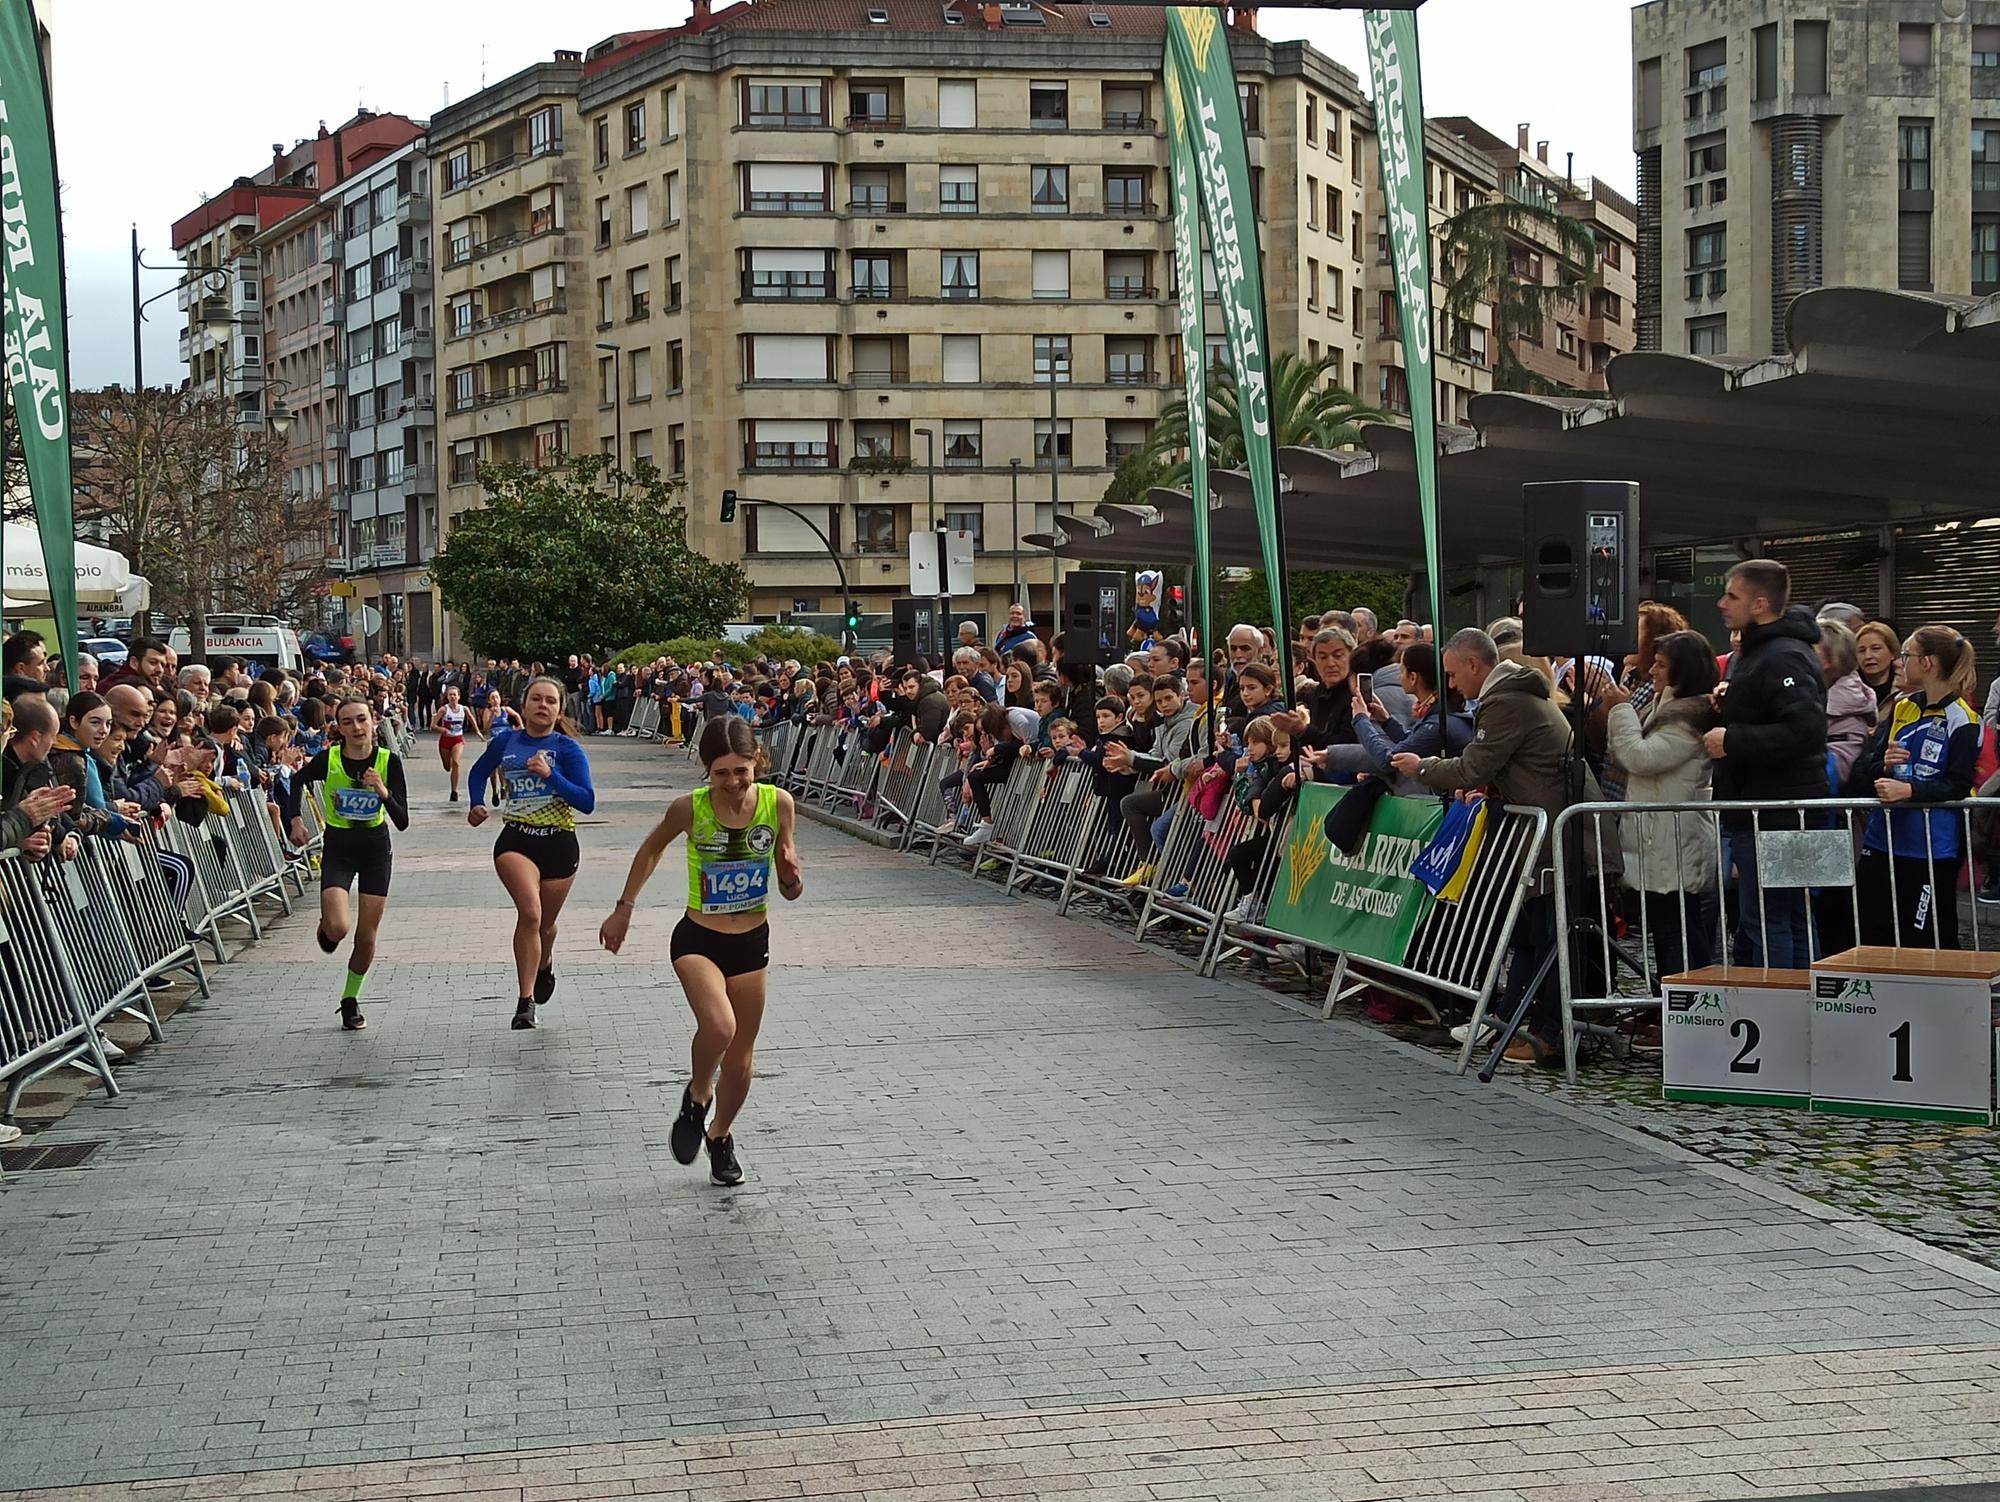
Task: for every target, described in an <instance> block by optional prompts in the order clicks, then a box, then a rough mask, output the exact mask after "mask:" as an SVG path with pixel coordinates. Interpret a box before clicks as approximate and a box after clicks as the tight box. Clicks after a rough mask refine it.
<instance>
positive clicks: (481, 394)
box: [450, 377, 569, 413]
mask: <svg viewBox="0 0 2000 1502" xmlns="http://www.w3.org/2000/svg"><path fill="white" fill-rule="evenodd" d="M567 390H569V382H567V381H562V380H557V379H555V378H554V377H549V378H547V379H544V380H540V381H523V382H521V383H520V384H518V385H513V386H502V387H501V388H499V389H498V390H497V391H475V392H474V393H473V394H472V395H471V396H470V397H468V398H463V399H456V398H455V399H454V400H453V401H452V404H451V408H450V410H451V411H452V412H454V413H457V412H477V411H480V410H481V409H483V408H486V407H498V406H502V405H504V404H505V403H507V402H513V401H519V400H520V399H521V398H522V397H526V396H546V395H549V394H551V393H554V392H561V391H567Z"/></svg>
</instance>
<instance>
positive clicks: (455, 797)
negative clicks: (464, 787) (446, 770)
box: [451, 788, 458, 803]
mask: <svg viewBox="0 0 2000 1502" xmlns="http://www.w3.org/2000/svg"><path fill="white" fill-rule="evenodd" d="M451 801H452V802H453V803H456V802H458V789H457V788H453V789H452V790H451Z"/></svg>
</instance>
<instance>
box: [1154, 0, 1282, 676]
mask: <svg viewBox="0 0 2000 1502" xmlns="http://www.w3.org/2000/svg"><path fill="white" fill-rule="evenodd" d="M1166 76H1167V99H1168V102H1169V105H1170V107H1171V108H1172V109H1173V113H1174V115H1175V117H1176V129H1175V131H1174V135H1175V137H1176V141H1177V142H1185V143H1186V144H1185V148H1184V149H1185V150H1186V151H1187V152H1188V154H1189V156H1190V158H1191V160H1192V163H1193V167H1194V174H1195V178H1196V180H1197V182H1198V183H1199V184H1200V186H1201V201H1202V214H1203V220H1204V222H1205V223H1206V224H1207V226H1208V242H1209V246H1210V253H1211V255H1212V257H1213V259H1214V262H1215V280H1216V292H1217V294H1218V296H1219V297H1220V298H1221V301H1222V322H1223V327H1224V328H1225V329H1226V330H1227V331H1228V334H1229V363H1230V365H1231V367H1232V368H1233V371H1234V374H1235V377H1236V401H1237V407H1238V409H1239V411H1240V412H1241V414H1242V421H1243V442H1244V448H1245V449H1246V450H1247V454H1246V467H1247V468H1248V469H1249V471H1250V495H1251V501H1252V503H1253V505H1254V506H1255V507H1256V512H1257V540H1258V543H1259V544H1260V546H1261V549H1262V552H1263V556H1264V573H1265V578H1266V582H1267V583H1268V584H1269V586H1270V590H1271V619H1272V620H1273V621H1275V622H1276V623H1277V632H1276V635H1277V638H1278V658H1279V661H1278V666H1279V670H1280V672H1279V678H1278V681H1279V682H1280V683H1284V684H1289V683H1290V682H1291V681H1292V662H1291V641H1292V631H1291V627H1290V626H1289V624H1288V622H1290V620H1291V612H1290V609H1289V608H1288V606H1287V604H1286V598H1285V596H1286V589H1285V527H1284V518H1283V517H1282V516H1281V515H1280V514H1279V511H1278V455H1277V449H1276V447H1275V445H1274V444H1273V442H1272V435H1271V378H1270V361H1271V350H1270V339H1269V337H1268V336H1267V334H1266V332H1265V327H1264V273H1263V265H1262V258H1261V257H1260V256H1259V254H1258V251H1257V220H1256V211H1255V209H1254V208H1253V206H1252V204H1251V200H1250V147H1249V143H1248V141H1246V140H1245V138H1244V134H1243V107H1242V104H1241V103H1240V102H1239V100H1238V99H1237V95H1236V69H1235V67H1234V65H1233V64H1232V63H1231V61H1230V56H1229V38H1228V36H1227V35H1226V34H1225V33H1224V31H1223V27H1222V12H1221V11H1220V10H1219V9H1211V8H1208V7H1204V6H1197V5H1175V6H1170V7H1168V9H1167V63H1166ZM1181 149H1183V148H1182V147H1180V146H1178V145H1177V146H1176V150H1177V151H1179V150H1181ZM1178 214H1179V208H1178V206H1176V217H1177V221H1178ZM1178 228H1179V226H1178V222H1177V223H1176V230H1177V231H1178ZM1174 255H1175V258H1176V269H1177V270H1178V271H1179V273H1180V279H1181V296H1182V299H1183V311H1182V315H1181V316H1182V320H1183V327H1185V324H1186V318H1187V314H1186V311H1185V307H1186V303H1185V300H1186V297H1187V289H1188V285H1189V283H1190V282H1192V283H1193V286H1194V292H1195V298H1196V302H1197V314H1198V313H1199V303H1200V299H1201V296H1202V293H1203V290H1204V289H1203V287H1202V285H1201V282H1202V276H1201V256H1200V245H1199V244H1198V243H1191V244H1188V245H1186V246H1184V245H1183V243H1182V242H1181V241H1180V239H1179V237H1178V234H1177V235H1176V239H1175V245H1174ZM1189 255H1192V261H1193V263H1192V265H1190V264H1189V261H1188V260H1187V259H1186V258H1185V257H1187V256H1189ZM1183 352H1184V356H1185V358H1186V359H1188V360H1199V359H1201V358H1202V348H1201V345H1200V341H1199V338H1198V337H1197V341H1196V344H1195V345H1194V346H1193V347H1191V348H1190V347H1185V345H1184V350H1183ZM1207 499H1208V497H1207V495H1206V493H1205V492H1204V493H1203V494H1200V495H1198V496H1197V497H1196V498H1195V501H1196V508H1197V509H1198V510H1199V509H1200V508H1201V507H1203V506H1204V505H1206V503H1207ZM1214 648H1215V644H1214V643H1213V642H1210V641H1204V642H1203V643H1202V644H1201V649H1202V651H1203V652H1212V651H1213V650H1214ZM1218 687H1219V685H1218Z"/></svg>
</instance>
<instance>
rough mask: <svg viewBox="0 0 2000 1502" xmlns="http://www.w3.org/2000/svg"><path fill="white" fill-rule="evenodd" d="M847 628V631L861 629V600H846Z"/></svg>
mask: <svg viewBox="0 0 2000 1502" xmlns="http://www.w3.org/2000/svg"><path fill="white" fill-rule="evenodd" d="M847 629H848V630H849V631H859V630H860V629H861V602H860V601H858V600H849V601H848V602H847Z"/></svg>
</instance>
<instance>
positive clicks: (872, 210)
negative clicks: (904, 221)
mask: <svg viewBox="0 0 2000 1502" xmlns="http://www.w3.org/2000/svg"><path fill="white" fill-rule="evenodd" d="M909 208H910V206H909V205H908V204H907V203H905V202H903V201H902V200H901V199H899V198H890V197H888V196H887V195H877V194H874V193H857V194H855V195H854V196H853V197H852V198H850V199H848V200H847V211H848V213H850V214H906V213H908V212H909Z"/></svg>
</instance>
